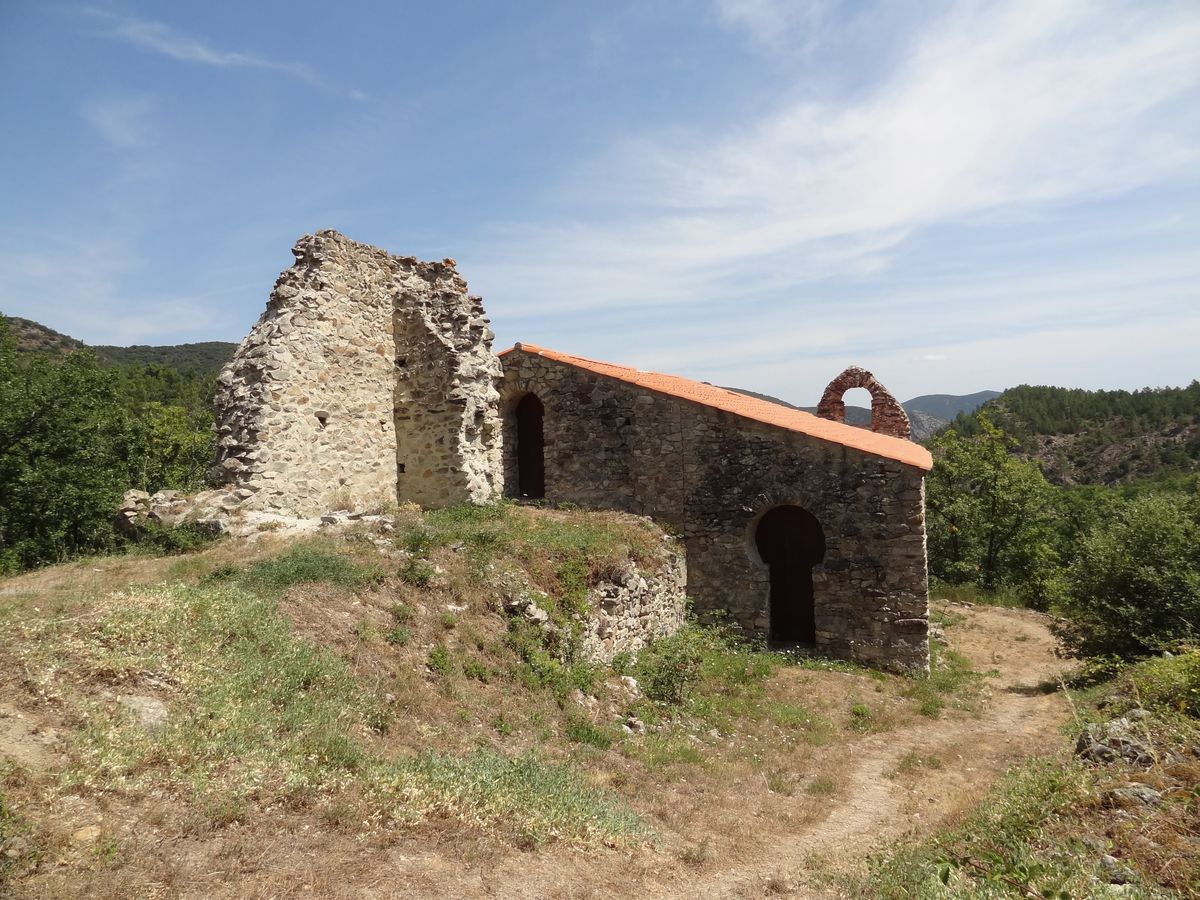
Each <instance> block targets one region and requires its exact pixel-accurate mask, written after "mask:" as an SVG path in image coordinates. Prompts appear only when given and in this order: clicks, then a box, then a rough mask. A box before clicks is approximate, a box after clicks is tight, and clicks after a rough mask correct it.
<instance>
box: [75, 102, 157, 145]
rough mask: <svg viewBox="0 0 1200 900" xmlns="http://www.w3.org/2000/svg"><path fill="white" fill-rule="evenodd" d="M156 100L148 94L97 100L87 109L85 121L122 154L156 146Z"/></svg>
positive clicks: (85, 109)
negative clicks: (154, 122) (154, 120)
mask: <svg viewBox="0 0 1200 900" xmlns="http://www.w3.org/2000/svg"><path fill="white" fill-rule="evenodd" d="M154 105H155V103H154V98H153V97H151V96H150V95H148V94H130V95H126V96H119V97H95V98H93V99H91V100H89V101H87V102H86V103H85V104H84V105H83V117H84V118H85V119H86V120H87V121H88V123H89V124H91V126H92V127H93V128H95V129H96V131H98V132H99V133H100V136H101V137H102V138H104V140H106V141H108V143H109V144H111V145H112V146H113V147H115V148H117V149H118V150H134V149H137V148H139V147H145V146H147V145H148V144H151V143H153V142H154V140H155V138H156V136H157V135H156V132H155V129H154V126H153V124H152V123H151V121H150V115H151V113H152V112H153V111H154Z"/></svg>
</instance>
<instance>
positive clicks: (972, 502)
mask: <svg viewBox="0 0 1200 900" xmlns="http://www.w3.org/2000/svg"><path fill="white" fill-rule="evenodd" d="M1014 447H1015V442H1014V441H1013V440H1012V439H1010V438H1008V437H1007V436H1006V435H1005V434H1004V433H1003V432H1002V431H1001V430H1000V429H999V428H997V427H996V426H995V425H993V424H992V422H991V421H990V420H989V419H988V417H987V416H986V415H982V414H981V415H979V416H978V422H977V426H976V430H975V431H974V433H973V434H971V435H970V436H963V435H962V434H960V433H959V432H958V431H956V430H947V431H944V432H942V433H940V434H938V435H937V436H936V437H935V438H934V439H933V442H932V449H933V453H934V458H935V463H934V467H933V471H932V472H931V473H930V475H929V478H928V480H927V483H926V489H927V506H928V510H929V563H930V570H931V572H932V574H933V576H934V577H935V578H938V579H940V580H941V581H944V582H946V583H948V584H968V583H970V584H975V585H978V586H979V587H981V588H983V589H985V590H996V589H997V588H1001V587H1007V588H1010V589H1013V590H1014V591H1016V592H1017V594H1018V595H1019V596H1021V597H1022V598H1023V599H1024V600H1025V601H1026V602H1028V603H1030V604H1031V605H1035V606H1043V607H1044V606H1045V605H1047V604H1048V602H1049V600H1050V599H1051V597H1052V596H1053V594H1054V593H1055V582H1056V577H1057V574H1058V571H1059V565H1058V554H1057V553H1056V551H1055V547H1054V543H1055V540H1054V537H1055V532H1054V516H1055V492H1054V488H1053V487H1051V485H1049V484H1048V483H1047V482H1046V479H1045V478H1044V477H1043V476H1042V473H1041V470H1040V469H1039V468H1038V467H1037V465H1036V464H1035V463H1032V462H1027V461H1024V460H1021V459H1018V458H1017V457H1016V456H1014V455H1013V452H1012V451H1013V449H1014Z"/></svg>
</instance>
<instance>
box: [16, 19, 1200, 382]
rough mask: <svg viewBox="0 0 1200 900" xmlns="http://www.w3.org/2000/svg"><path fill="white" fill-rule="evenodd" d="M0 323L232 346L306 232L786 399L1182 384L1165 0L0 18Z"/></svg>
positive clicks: (523, 332)
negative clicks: (454, 276) (422, 262)
mask: <svg viewBox="0 0 1200 900" xmlns="http://www.w3.org/2000/svg"><path fill="white" fill-rule="evenodd" d="M0 114H2V116H3V121H4V122H6V123H8V128H6V132H7V136H6V138H5V140H3V141H2V142H0V166H2V170H3V173H4V175H3V177H2V178H0V310H2V311H4V312H6V313H8V314H11V315H21V316H27V317H30V318H34V319H37V320H39V321H41V322H43V323H45V324H47V325H49V326H51V327H53V328H56V329H58V330H59V331H63V332H66V333H68V334H71V335H74V336H76V337H79V338H82V339H83V340H86V341H89V342H91V343H116V344H128V343H151V344H155V343H176V342H182V341H201V340H239V339H240V338H241V336H242V335H243V334H244V333H245V332H246V331H247V330H248V329H249V327H250V325H251V324H252V323H253V322H254V320H255V319H256V318H257V317H258V315H259V313H260V312H261V311H262V309H263V307H264V304H265V302H266V298H267V295H268V293H269V292H270V288H271V285H272V283H273V282H274V279H275V277H276V276H277V274H278V273H279V271H280V270H281V269H282V268H284V267H285V266H287V265H289V264H290V262H291V255H290V253H289V249H290V247H291V245H292V243H293V242H294V240H295V239H296V238H297V237H298V236H299V235H301V234H304V233H308V232H312V231H315V230H317V229H319V228H328V227H332V228H337V229H339V230H341V231H343V232H344V233H346V234H348V235H349V236H351V237H353V238H355V239H357V240H361V241H365V242H368V243H372V244H376V245H378V246H381V247H384V248H386V249H388V250H390V251H392V252H394V253H398V254H415V255H418V256H421V257H423V258H428V259H440V258H442V257H445V256H452V257H454V258H455V259H457V260H458V262H459V269H460V271H461V272H462V273H463V274H464V276H465V277H466V278H467V279H468V281H469V282H470V284H471V288H472V290H473V291H475V292H477V293H480V294H482V295H483V297H484V301H485V304H486V306H487V309H488V311H489V313H490V315H491V318H492V321H493V325H494V328H495V330H496V332H497V346H498V347H500V346H508V345H510V344H511V343H513V342H514V341H517V340H525V341H530V342H533V343H540V344H544V345H546V346H550V347H553V348H555V349H559V350H563V351H566V352H572V353H578V354H581V355H584V356H592V357H595V358H599V359H605V360H609V361H613V362H621V363H628V364H633V365H638V366H642V367H644V368H650V369H657V370H660V371H668V372H673V373H678V374H683V375H687V376H690V377H694V378H701V379H704V380H709V381H714V382H717V383H721V384H733V385H738V386H742V387H748V388H752V389H757V390H761V391H766V392H769V393H773V394H776V395H778V396H781V397H784V398H786V399H789V400H792V401H795V402H804V403H812V402H815V400H816V398H817V396H818V395H819V394H820V391H821V388H822V387H823V385H824V384H825V383H826V382H827V381H828V380H829V379H830V378H832V377H833V376H834V375H835V374H837V372H839V371H840V370H841V369H842V368H844V367H845V366H846V365H848V364H851V363H856V364H860V365H864V366H866V367H867V368H869V369H871V370H872V371H873V372H875V374H876V375H877V376H878V377H879V378H880V380H882V381H883V382H884V383H885V384H887V385H888V386H889V387H890V388H891V389H892V390H893V391H894V392H895V393H896V394H897V395H899V396H901V397H902V398H904V397H909V396H912V395H915V394H919V393H928V392H948V393H967V392H971V391H976V390H981V389H984V388H1004V387H1007V386H1010V385H1013V384H1018V383H1039V384H1062V385H1071V386H1080V387H1089V388H1114V387H1126V388H1135V387H1141V386H1146V385H1165V384H1184V383H1187V382H1188V381H1190V380H1192V379H1193V378H1196V377H1200V364H1198V360H1200V351H1198V349H1197V345H1198V344H1200V4H1197V3H1196V2H1194V0H1174V2H1172V0H1164V2H1131V3H1119V2H1104V0H1014V2H997V3H987V2H942V0H920V2H918V0H911V2H888V3H880V4H873V3H868V2H842V3H838V2H832V0H790V2H782V0H695V2H681V0H680V2H675V0H642V2H636V3H621V2H607V3H583V2H579V3H574V2H546V3H535V2H524V3H519V4H518V3H511V4H497V3H483V2H480V3H455V2H443V3H439V4H428V3H419V4H418V3H399V2H369V3H352V2H344V3H339V4H307V3H303V2H296V0H290V2H256V3H237V4H234V3H226V2H215V0H213V2H207V3H204V4H187V5H185V4H176V3H165V2H163V3H148V2H119V3H117V2H113V3H109V2H103V0H100V2H93V3H85V4H72V3H55V2H22V0H2V2H0Z"/></svg>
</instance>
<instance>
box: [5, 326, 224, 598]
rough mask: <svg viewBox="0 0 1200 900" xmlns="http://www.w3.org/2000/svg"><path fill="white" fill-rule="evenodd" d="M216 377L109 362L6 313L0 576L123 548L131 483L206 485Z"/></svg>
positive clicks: (208, 373) (143, 485) (152, 488)
mask: <svg viewBox="0 0 1200 900" xmlns="http://www.w3.org/2000/svg"><path fill="white" fill-rule="evenodd" d="M31 326H33V327H31ZM215 378H216V376H215V373H214V372H212V371H211V370H209V371H196V370H194V369H192V370H184V371H179V370H177V369H174V368H171V367H168V366H165V365H160V364H155V363H152V364H143V365H105V364H104V363H103V362H102V360H100V359H99V358H98V357H97V354H96V353H95V352H94V351H93V350H91V349H90V348H87V347H84V346H83V345H82V344H81V343H80V342H78V341H75V340H74V339H73V338H69V337H66V336H65V335H60V334H58V333H57V332H54V331H51V330H50V329H46V328H42V326H39V325H37V323H31V322H29V321H28V320H9V319H6V318H5V317H3V316H0V574H4V573H6V572H12V571H20V570H22V569H26V568H30V567H34V566H39V565H45V564H47V563H53V562H57V561H60V560H63V559H68V558H70V557H72V556H76V555H78V554H81V553H94V552H98V551H105V550H111V549H115V548H116V547H118V546H119V545H120V544H121V542H122V541H121V538H120V537H119V536H118V535H117V534H116V533H115V532H114V530H113V527H112V516H113V513H114V510H115V509H116V508H117V505H118V504H119V502H120V499H121V495H122V494H123V493H124V492H125V491H126V490H128V489H129V488H139V489H141V490H146V491H156V490H162V489H164V488H171V489H176V490H183V491H190V490H195V489H198V488H199V487H200V486H201V485H202V483H203V478H204V472H205V469H206V468H207V466H208V463H209V461H210V460H211V459H212V455H213V447H212V440H213V438H212V394H213V389H214V386H215Z"/></svg>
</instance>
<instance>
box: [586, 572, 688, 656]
mask: <svg viewBox="0 0 1200 900" xmlns="http://www.w3.org/2000/svg"><path fill="white" fill-rule="evenodd" d="M588 603H589V605H590V606H591V607H592V615H591V617H590V618H589V619H588V620H587V621H586V622H585V623H584V627H583V634H582V636H581V638H582V639H581V642H580V646H579V654H580V656H582V657H583V658H584V659H586V660H588V661H589V662H595V663H604V664H608V663H611V662H612V661H613V657H615V656H616V655H617V654H619V653H637V651H639V650H641V649H642V648H643V647H645V646H646V645H647V644H649V643H650V642H651V641H654V640H656V639H657V638H661V637H666V636H667V635H669V634H674V633H675V632H676V631H678V630H679V628H680V627H681V626H682V625H683V619H684V614H685V612H686V607H687V564H686V561H685V559H684V555H683V552H682V551H681V550H672V551H668V552H667V553H666V555H665V558H664V559H663V561H662V562H661V564H660V565H659V566H658V567H654V566H645V567H639V566H636V565H634V564H632V563H631V564H630V565H629V566H628V567H627V568H626V569H624V570H623V571H621V572H620V573H618V574H617V575H615V576H614V577H613V579H612V580H611V581H605V582H602V583H600V584H599V585H597V586H596V587H594V588H592V590H591V591H590V592H589V593H588Z"/></svg>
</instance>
